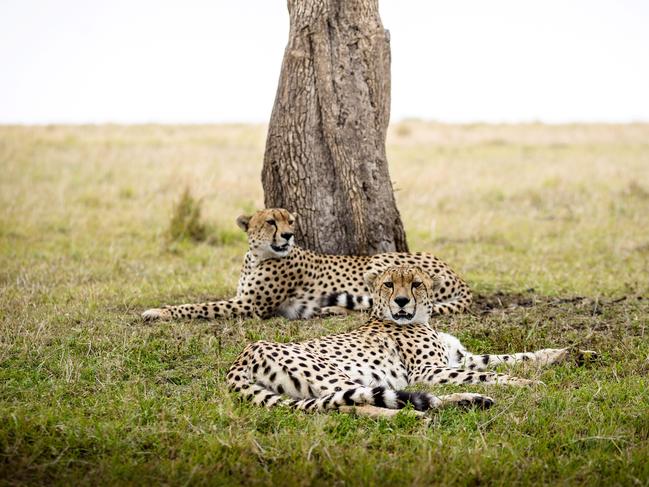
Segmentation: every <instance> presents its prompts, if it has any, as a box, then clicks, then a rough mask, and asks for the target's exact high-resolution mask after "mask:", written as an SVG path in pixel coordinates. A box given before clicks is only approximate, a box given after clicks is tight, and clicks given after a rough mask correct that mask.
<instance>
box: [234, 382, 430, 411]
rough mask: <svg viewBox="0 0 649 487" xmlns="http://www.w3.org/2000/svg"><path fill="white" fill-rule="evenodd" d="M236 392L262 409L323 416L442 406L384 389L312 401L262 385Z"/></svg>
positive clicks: (422, 394)
mask: <svg viewBox="0 0 649 487" xmlns="http://www.w3.org/2000/svg"><path fill="white" fill-rule="evenodd" d="M233 390H234V391H236V392H238V393H239V394H241V395H242V396H243V397H244V398H246V399H249V400H251V401H252V402H253V403H254V404H257V405H260V406H265V407H268V408H271V407H274V406H287V407H290V408H294V409H298V410H300V411H305V412H324V411H331V410H336V409H338V408H340V407H341V406H362V405H366V404H367V405H371V406H376V407H382V408H387V409H403V408H404V407H406V405H407V404H412V405H413V407H414V409H415V410H416V411H426V410H428V409H432V408H438V407H440V406H441V404H442V401H441V400H440V399H439V398H437V397H435V396H433V395H432V394H428V393H426V392H406V391H393V390H391V389H386V388H385V387H363V386H359V387H354V388H351V389H347V390H343V391H338V392H334V393H332V394H327V395H325V396H321V397H314V398H309V399H292V398H288V397H286V396H283V395H281V394H277V393H275V392H273V391H272V390H270V389H268V388H266V387H264V386H262V385H260V384H251V383H248V384H243V385H241V386H240V387H234V388H233Z"/></svg>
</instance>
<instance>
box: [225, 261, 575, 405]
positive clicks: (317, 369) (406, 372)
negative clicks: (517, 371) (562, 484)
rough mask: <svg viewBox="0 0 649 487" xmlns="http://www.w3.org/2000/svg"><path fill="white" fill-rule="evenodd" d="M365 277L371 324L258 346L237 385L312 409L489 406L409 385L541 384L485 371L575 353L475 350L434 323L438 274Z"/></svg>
mask: <svg viewBox="0 0 649 487" xmlns="http://www.w3.org/2000/svg"><path fill="white" fill-rule="evenodd" d="M366 277H367V280H368V285H370V286H371V287H372V289H373V297H374V306H373V308H372V317H371V319H370V320H369V321H368V322H367V323H366V324H365V325H363V326H362V327H360V328H359V329H358V330H355V331H352V332H350V333H343V334H340V335H332V336H327V337H323V338H319V339H315V340H309V341H305V342H300V343H273V342H264V341H260V342H256V343H252V344H250V345H248V346H247V347H246V348H245V349H244V351H243V352H242V353H241V354H240V355H239V357H238V358H237V359H236V361H235V362H234V364H233V365H232V367H231V368H230V371H229V372H228V376H227V379H228V383H229V386H230V388H231V389H233V390H234V391H236V392H239V393H240V394H242V395H243V396H244V397H246V398H249V399H251V400H252V401H253V402H255V403H256V404H260V405H265V406H269V407H270V406H275V405H278V404H282V405H287V406H290V407H294V408H297V409H301V410H305V411H326V410H330V409H339V408H341V407H343V406H363V405H371V406H378V407H381V408H389V409H400V408H403V407H404V406H405V405H406V404H407V403H412V405H413V406H414V408H415V410H417V411H425V410H428V409H432V408H437V407H440V406H443V405H445V404H453V403H455V404H457V403H459V404H476V405H480V406H484V407H488V406H490V405H491V404H492V403H493V401H492V400H491V399H490V398H489V397H486V396H482V395H478V394H458V395H452V396H450V397H447V396H441V397H435V396H433V395H431V394H429V393H425V392H406V391H403V389H404V388H405V387H407V386H409V385H412V384H415V383H427V384H445V383H452V384H480V383H482V384H510V385H519V386H523V385H532V384H537V383H539V382H538V381H535V380H528V379H522V378H517V377H512V376H509V375H505V374H501V373H495V372H489V371H487V370H486V369H487V368H488V367H490V366H493V365H495V364H499V363H505V364H513V363H515V362H519V361H523V360H525V361H535V362H539V363H541V364H553V363H557V362H559V361H562V360H566V359H567V358H568V357H569V356H570V355H571V353H570V351H569V350H568V349H558V350H557V349H545V350H539V351H537V352H527V353H516V354H513V355H474V354H472V353H471V352H469V351H467V350H466V348H464V347H463V346H462V344H461V343H460V341H459V340H458V339H457V338H455V337H453V336H451V335H447V334H444V333H438V332H436V331H435V330H434V329H433V328H431V326H430V325H429V324H428V320H429V317H430V315H431V309H432V307H433V306H434V304H433V301H432V300H433V299H434V298H435V296H436V289H437V288H438V287H439V286H441V285H443V281H442V278H437V277H433V278H431V277H430V275H429V274H428V273H427V272H424V271H423V270H422V269H421V268H419V267H415V266H398V267H391V268H388V269H386V270H383V271H378V272H377V271H375V272H371V273H368V275H367V276H366ZM461 367H463V368H461ZM286 396H288V397H286Z"/></svg>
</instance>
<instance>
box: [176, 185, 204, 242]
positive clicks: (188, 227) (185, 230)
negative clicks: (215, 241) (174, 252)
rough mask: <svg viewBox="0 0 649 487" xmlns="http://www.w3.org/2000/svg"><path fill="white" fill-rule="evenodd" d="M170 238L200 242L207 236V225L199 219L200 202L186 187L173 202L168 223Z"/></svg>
mask: <svg viewBox="0 0 649 487" xmlns="http://www.w3.org/2000/svg"><path fill="white" fill-rule="evenodd" d="M169 236H170V238H171V240H173V241H178V240H192V241H194V242H202V241H204V240H205V239H206V238H207V227H206V225H205V224H204V223H203V222H202V221H201V202H200V200H198V199H196V198H194V197H193V196H192V194H191V192H190V191H189V188H188V187H186V188H185V190H184V191H183V193H182V195H181V196H180V199H179V200H178V202H177V203H176V204H175V206H174V209H173V212H172V215H171V222H170V224H169Z"/></svg>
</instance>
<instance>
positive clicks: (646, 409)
mask: <svg viewBox="0 0 649 487" xmlns="http://www.w3.org/2000/svg"><path fill="white" fill-rule="evenodd" d="M264 134H265V128H264V127H262V126H195V127H174V126H137V127H120V126H106V127H0V207H1V208H2V211H1V213H0V258H1V261H0V287H1V293H0V321H1V327H2V329H1V337H0V339H1V342H0V483H2V484H9V485H11V484H22V483H31V484H52V483H54V484H98V483H109V484H142V483H144V484H153V483H155V484H159V483H162V484H203V483H207V484H215V485H226V484H227V485H232V484H246V485H254V484H270V483H275V484H278V485H308V484H313V485H342V484H350V485H390V484H397V483H399V484H406V485H408V484H416V485H424V484H458V485H476V484H511V483H514V484H556V483H558V484H589V485H592V484H593V483H596V484H597V483H602V484H618V485H647V484H649V461H648V458H649V392H648V391H649V379H648V378H647V374H648V372H649V338H648V336H647V331H646V328H647V327H648V325H649V272H648V270H649V265H648V263H649V126H648V125H640V124H638V125H626V126H604V125H595V126H581V125H570V126H544V125H537V124H531V125H522V126H485V125H471V126H446V125H439V124H426V123H421V122H416V121H409V122H402V123H400V124H396V125H394V126H393V128H392V129H391V132H390V137H389V143H388V152H389V160H390V164H391V173H392V177H393V179H394V181H395V187H396V189H397V199H398V203H399V207H400V209H401V211H402V215H403V218H404V222H405V226H406V229H407V233H408V238H409V243H410V246H411V249H412V250H427V251H432V252H434V253H436V254H437V255H439V256H440V257H441V258H443V259H444V260H445V261H447V262H449V263H450V264H451V265H452V266H453V267H454V268H455V269H456V270H458V271H459V272H460V274H462V275H463V276H464V277H465V278H466V279H467V280H468V281H469V283H470V284H471V285H472V287H473V289H474V290H475V292H476V293H477V294H478V295H479V297H478V299H477V302H476V305H475V306H474V310H473V312H472V313H471V314H465V315H462V316H455V317H450V318H444V319H439V320H438V321H437V323H438V326H439V328H440V329H443V330H447V331H448V330H450V331H451V332H454V333H456V334H457V335H458V336H459V337H460V338H461V339H462V340H463V341H465V343H466V344H467V345H468V346H470V347H471V348H472V349H473V350H474V351H476V352H484V351H492V352H506V351H523V350H534V349H537V348H544V347H547V346H566V345H571V344H577V345H579V346H580V347H582V348H590V349H595V350H598V351H600V352H601V360H600V362H599V363H595V364H591V365H588V366H585V367H577V366H575V365H573V364H566V365H562V366H559V367H555V368H551V369H545V370H537V369H535V368H532V367H527V368H518V369H517V370H516V371H515V373H516V374H518V375H521V376H525V377H539V378H541V379H542V380H543V381H544V382H545V383H546V386H545V387H535V388H530V389H515V388H505V387H501V388H495V387H479V386H475V387H471V388H466V387H465V388H460V387H451V386H446V387H442V388H436V389H435V390H436V391H438V392H449V391H456V390H467V389H470V390H472V391H479V392H486V393H488V394H489V395H491V396H492V397H494V398H495V399H496V401H497V404H496V405H495V406H494V407H493V408H492V409H490V410H487V411H478V410H471V411H468V412H464V411H459V410H445V411H442V412H435V413H433V414H431V415H430V417H431V421H430V422H429V423H428V424H425V423H424V422H422V421H419V420H418V419H416V418H413V417H412V415H410V414H409V413H408V412H407V411H406V412H404V413H401V414H400V415H399V416H398V417H397V418H396V419H394V420H372V419H369V418H359V417H356V416H353V415H346V414H340V413H332V414H328V415H325V414H313V415H307V414H303V413H299V412H293V411H289V410H286V409H276V410H272V411H268V410H265V409H261V408H257V407H253V406H251V405H249V404H245V403H241V402H239V400H238V399H237V397H236V396H235V395H232V394H230V393H228V392H227V391H226V385H225V373H226V371H227V368H228V365H229V364H230V363H231V362H232V360H233V359H234V358H235V356H236V355H237V354H238V353H239V351H240V350H241V349H242V348H243V346H244V344H245V343H247V342H249V341H251V340H257V339H261V338H264V339H270V340H280V341H289V340H298V339H304V338H309V337H315V336H318V335H321V334H325V333H334V332H339V331H345V330H349V329H352V328H354V327H355V326H357V325H358V324H359V322H360V320H362V316H359V315H357V316H354V317H347V318H344V319H343V318H330V319H326V320H314V321H310V322H289V321H286V320H283V319H273V320H269V321H260V320H246V321H240V320H229V321H220V322H218V323H206V322H199V321H196V322H175V323H163V324H160V323H154V324H147V323H144V322H142V321H141V320H140V318H139V314H140V312H141V311H142V310H144V309H146V308H149V307H153V306H157V305H159V304H162V303H178V302H189V301H202V300H205V299H213V298H219V297H226V296H230V295H232V294H233V293H234V290H235V287H236V282H237V275H238V269H239V265H240V262H241V259H242V255H243V253H244V251H245V248H246V244H245V239H244V235H243V234H242V233H241V232H239V230H238V229H237V228H236V226H235V224H234V219H235V217H236V216H237V215H239V214H240V213H242V212H250V211H252V210H254V209H255V208H259V207H261V205H262V201H263V199H262V192H261V187H260V182H259V180H260V176H259V175H260V169H261V162H260V161H261V159H262V153H263V144H264ZM185 187H189V188H190V190H191V192H192V193H193V194H194V195H195V196H197V197H199V198H201V201H202V208H203V219H204V221H205V222H207V223H208V224H209V225H208V230H207V233H208V235H207V240H206V241H205V242H203V243H195V242H192V241H171V240H170V239H169V237H168V230H169V223H170V218H171V214H172V210H173V206H174V202H175V201H177V200H178V198H179V196H180V194H181V193H182V191H183V189H184V188H185Z"/></svg>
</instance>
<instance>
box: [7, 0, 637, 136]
mask: <svg viewBox="0 0 649 487" xmlns="http://www.w3.org/2000/svg"><path fill="white" fill-rule="evenodd" d="M380 7H381V15H382V19H383V24H384V26H385V27H386V28H388V29H390V33H391V39H392V57H393V64H392V120H399V119H402V118H406V117H419V118H424V119H434V120H441V121H448V122H466V121H488V122H502V121H506V122H516V121H529V120H541V121H544V122H568V121H613V122H627V121H639V120H644V121H649V0H443V1H442V0H380ZM287 38H288V13H287V9H286V1H285V0H245V1H236V0H173V1H172V0H0V123H53V122H64V123H85V122H93V123H97V122H99V123H101V122H126V123H139V122H166V123H202V122H226V121H243V122H266V121H268V118H269V116H270V111H271V108H272V104H273V100H274V96H275V89H276V87H277V79H278V76H279V69H280V64H281V59H282V55H283V51H284V47H285V45H286V41H287Z"/></svg>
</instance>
